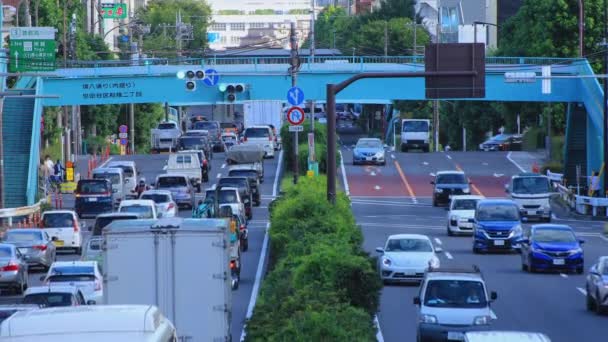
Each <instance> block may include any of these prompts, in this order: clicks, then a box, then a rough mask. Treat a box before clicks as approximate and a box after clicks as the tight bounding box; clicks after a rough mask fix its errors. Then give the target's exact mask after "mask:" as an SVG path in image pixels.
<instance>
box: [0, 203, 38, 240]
mask: <svg viewBox="0 0 608 342" xmlns="http://www.w3.org/2000/svg"><path fill="white" fill-rule="evenodd" d="M43 203H46V199H43V200H41V201H40V202H38V203H36V204H34V205H32V206H27V207H19V208H3V209H0V219H3V221H4V226H3V228H4V229H7V228H14V227H22V228H27V227H38V226H40V221H41V220H40V217H41V212H40V209H41V205H42V204H43ZM4 229H0V235H1V233H2V232H3V231H4Z"/></svg>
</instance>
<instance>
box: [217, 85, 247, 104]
mask: <svg viewBox="0 0 608 342" xmlns="http://www.w3.org/2000/svg"><path fill="white" fill-rule="evenodd" d="M219 90H220V92H222V93H226V95H225V96H226V101H228V102H234V101H236V94H240V93H242V92H244V91H245V85H244V84H242V83H220V85H219Z"/></svg>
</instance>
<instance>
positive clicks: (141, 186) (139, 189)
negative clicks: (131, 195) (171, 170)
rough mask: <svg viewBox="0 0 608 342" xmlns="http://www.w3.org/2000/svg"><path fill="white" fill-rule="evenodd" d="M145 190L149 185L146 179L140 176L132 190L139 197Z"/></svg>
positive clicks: (148, 188)
mask: <svg viewBox="0 0 608 342" xmlns="http://www.w3.org/2000/svg"><path fill="white" fill-rule="evenodd" d="M146 190H150V187H149V186H148V185H146V179H145V178H141V179H140V180H139V183H138V184H137V186H136V187H135V190H133V192H135V193H136V194H137V197H138V198H139V196H141V194H142V192H144V191H146Z"/></svg>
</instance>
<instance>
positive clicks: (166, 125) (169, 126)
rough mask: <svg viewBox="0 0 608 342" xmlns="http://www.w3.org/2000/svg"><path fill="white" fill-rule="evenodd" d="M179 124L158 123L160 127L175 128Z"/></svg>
mask: <svg viewBox="0 0 608 342" xmlns="http://www.w3.org/2000/svg"><path fill="white" fill-rule="evenodd" d="M175 128H177V125H176V124H174V123H161V124H159V125H158V129H175Z"/></svg>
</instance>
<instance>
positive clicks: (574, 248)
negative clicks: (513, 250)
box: [520, 224, 585, 274]
mask: <svg viewBox="0 0 608 342" xmlns="http://www.w3.org/2000/svg"><path fill="white" fill-rule="evenodd" d="M583 242H584V241H583V240H579V239H577V238H576V235H574V231H573V230H572V228H571V227H570V226H567V225H561V224H538V225H534V226H532V227H531V228H530V229H529V230H528V231H526V232H525V234H524V237H523V238H522V240H521V241H520V243H521V268H522V270H524V271H529V272H536V271H539V270H564V271H576V273H578V274H582V273H583V270H584V267H585V258H584V253H583V248H582V247H581V244H582V243H583Z"/></svg>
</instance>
